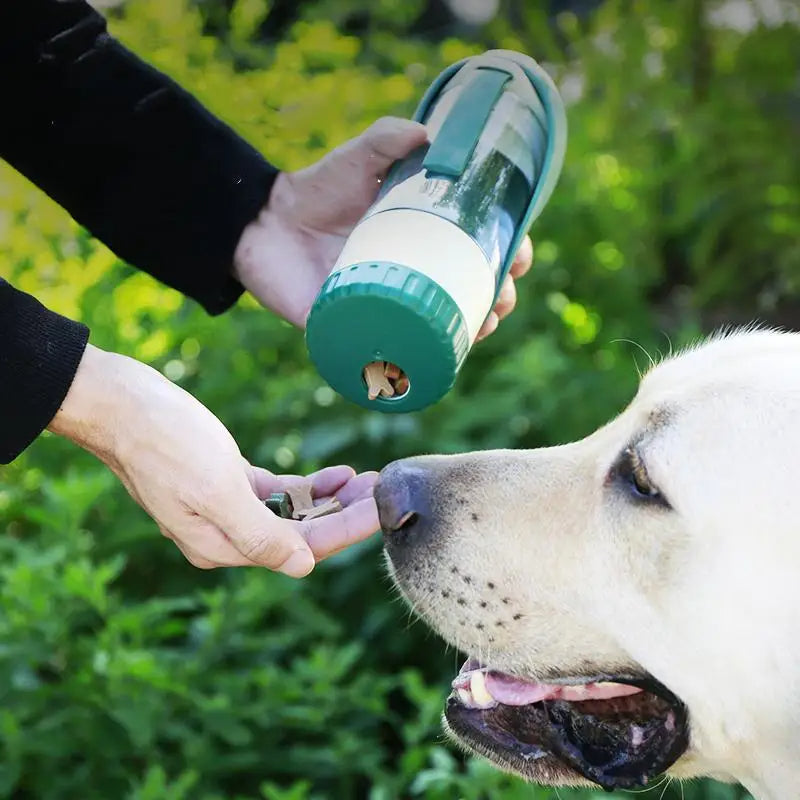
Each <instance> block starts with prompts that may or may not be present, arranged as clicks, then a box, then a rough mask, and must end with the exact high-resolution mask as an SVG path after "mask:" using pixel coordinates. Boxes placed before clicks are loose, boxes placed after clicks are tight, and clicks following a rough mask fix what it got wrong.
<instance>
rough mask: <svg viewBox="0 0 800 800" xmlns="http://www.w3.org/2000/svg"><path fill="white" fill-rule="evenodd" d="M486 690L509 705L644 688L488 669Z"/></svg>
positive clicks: (612, 694) (619, 694) (605, 696)
mask: <svg viewBox="0 0 800 800" xmlns="http://www.w3.org/2000/svg"><path fill="white" fill-rule="evenodd" d="M486 691H488V692H489V694H490V695H491V696H492V697H493V698H494V699H495V700H497V702H498V703H502V704H503V705H506V706H527V705H529V704H530V703H538V702H539V701H540V700H572V701H575V700H608V699H610V698H612V697H623V696H625V695H629V694H637V693H638V692H640V691H641V689H638V688H637V687H635V686H628V685H626V684H622V683H610V682H609V683H587V684H584V685H582V686H563V685H559V684H551V683H535V682H534V681H525V680H521V679H520V678H514V677H513V676H511V675H506V674H505V673H503V672H492V671H490V672H487V673H486Z"/></svg>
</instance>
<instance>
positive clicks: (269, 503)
mask: <svg viewBox="0 0 800 800" xmlns="http://www.w3.org/2000/svg"><path fill="white" fill-rule="evenodd" d="M264 505H265V506H266V507H267V508H268V509H269V510H270V511H271V512H272V513H273V514H277V515H278V516H279V517H282V518H283V519H292V517H293V516H294V506H293V505H292V501H291V499H290V497H289V495H288V494H286V492H273V493H272V494H271V495H270V496H269V497H268V498H267V499H266V500H265V501H264Z"/></svg>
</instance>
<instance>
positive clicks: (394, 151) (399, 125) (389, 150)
mask: <svg viewBox="0 0 800 800" xmlns="http://www.w3.org/2000/svg"><path fill="white" fill-rule="evenodd" d="M427 141H428V131H427V129H426V128H425V126H424V125H422V124H421V123H419V122H414V121H413V120H410V119H402V118H400V117H381V119H379V120H376V121H375V122H373V123H372V125H370V126H369V128H367V129H366V130H365V131H364V132H363V133H362V134H361V135H360V136H357V137H356V138H355V139H353V140H352V146H353V149H354V150H358V151H361V152H362V153H363V154H364V155H365V156H366V161H365V162H364V163H365V164H367V165H368V166H369V169H370V171H371V172H372V173H373V174H375V175H382V174H383V173H384V172H386V170H387V169H389V167H390V166H391V165H392V162H394V161H396V160H397V159H398V158H403V157H404V156H407V155H408V154H409V153H410V152H411V151H412V150H414V148H416V147H420V146H421V145H423V144H425V142H427Z"/></svg>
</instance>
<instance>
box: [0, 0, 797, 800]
mask: <svg viewBox="0 0 800 800" xmlns="http://www.w3.org/2000/svg"><path fill="white" fill-rule="evenodd" d="M301 5H302V8H301V10H300V12H299V15H298V19H297V21H295V22H294V24H293V25H292V26H291V28H290V30H289V33H288V35H287V36H286V37H285V38H284V39H283V40H282V41H280V42H279V43H277V44H275V45H274V46H273V45H270V46H265V45H263V43H260V42H259V40H258V39H257V36H256V33H257V31H258V30H259V26H260V25H261V23H262V22H263V20H264V19H265V18H266V15H267V14H268V12H269V9H270V6H271V4H270V3H269V2H267V1H266V0H237V2H234V3H227V4H224V3H219V2H211V1H210V0H203V2H200V1H199V0H198V2H196V3H190V2H189V1H188V0H172V1H171V2H169V3H164V2H161V0H133V1H132V2H129V3H128V4H126V5H125V6H124V8H123V10H122V11H117V12H114V13H113V15H112V18H111V29H112V32H114V33H115V34H116V35H118V36H119V37H120V38H121V39H122V40H123V41H124V42H125V43H126V44H128V45H129V46H130V47H131V48H132V49H134V50H135V51H137V52H139V53H141V54H143V55H144V56H145V57H146V58H147V59H149V60H150V61H151V62H152V63H154V64H155V65H156V66H158V67H159V68H161V69H163V70H165V71H166V72H168V73H169V74H171V75H172V76H173V77H175V78H176V79H177V80H178V81H179V82H181V83H182V84H183V85H184V86H186V87H187V88H189V89H190V90H192V91H193V92H195V93H196V94H197V95H198V96H199V97H200V98H201V99H202V100H203V101H204V102H205V103H206V104H207V105H208V106H209V107H210V108H211V109H212V110H213V111H214V112H216V113H217V114H219V115H220V116H222V117H223V118H224V119H226V120H227V121H228V122H229V123H231V124H232V125H233V126H234V127H236V128H237V129H238V130H239V131H241V132H242V133H243V134H244V135H245V136H246V137H247V138H248V139H250V140H251V141H252V142H253V143H254V144H255V145H256V146H258V147H260V148H261V149H262V150H263V151H264V152H265V153H266V154H267V155H268V156H269V158H270V159H271V160H273V161H274V162H275V163H276V164H278V165H279V166H281V167H284V168H297V167H300V166H303V165H304V164H307V163H310V162H311V161H313V160H314V159H316V158H318V157H319V156H321V155H322V154H323V153H324V152H326V151H327V150H329V149H330V148H332V147H333V146H335V145H337V144H339V143H340V142H342V141H344V140H345V139H347V138H348V137H350V136H352V135H355V134H356V133H358V132H359V131H360V130H362V129H363V128H364V127H366V126H367V125H368V124H369V123H370V122H372V121H373V120H374V119H375V118H376V117H378V116H380V115H382V114H409V113H410V112H411V110H412V109H413V107H414V105H415V103H416V101H417V99H418V98H419V96H420V95H421V94H422V91H423V90H424V88H425V87H426V86H427V85H428V83H429V82H430V80H432V78H433V77H434V76H435V75H436V74H437V73H438V72H439V71H440V70H441V69H442V68H443V67H444V66H446V65H447V64H449V63H450V62H452V61H453V60H456V59H457V58H460V57H462V56H463V55H466V54H469V53H473V52H479V51H480V50H482V49H484V48H485V47H487V46H502V47H511V48H517V49H522V50H526V51H528V52H530V53H532V54H533V55H534V56H536V57H538V58H540V59H541V60H543V61H546V62H547V63H548V66H549V67H550V68H551V69H552V72H553V74H554V75H555V77H556V78H557V79H558V80H559V82H560V83H561V85H562V87H564V92H565V96H567V97H568V98H569V99H570V106H569V120H570V144H569V149H568V155H567V163H566V166H565V170H564V174H563V177H562V180H561V183H560V185H559V187H558V188H557V190H556V192H555V195H554V197H553V199H552V201H551V203H550V205H549V206H548V208H547V210H546V211H545V213H544V215H543V217H542V219H541V220H540V222H539V223H537V227H536V230H535V232H534V233H535V237H536V243H537V251H536V252H537V263H536V268H535V271H534V273H533V274H532V275H531V276H530V277H529V278H527V279H526V280H525V281H524V282H523V283H522V284H521V286H520V294H521V297H520V301H519V306H518V310H517V311H516V312H515V314H514V315H512V317H511V318H510V319H509V320H507V321H506V322H504V324H503V325H502V326H501V329H500V331H499V332H498V333H497V334H496V335H495V336H493V337H491V339H490V340H489V341H487V342H485V343H482V344H480V345H479V346H478V347H476V348H475V350H474V352H473V353H472V354H471V356H470V358H469V359H468V362H467V365H466V366H465V368H464V370H463V373H462V376H461V378H460V380H459V384H458V386H457V388H456V389H455V390H454V391H453V392H452V393H451V395H450V396H449V397H447V398H446V399H445V400H444V401H442V402H441V403H440V404H439V405H438V406H436V407H434V408H432V409H429V410H427V411H425V412H424V413H421V414H417V415H413V416H409V417H404V418H396V417H383V416H381V415H377V414H370V413H365V412H363V411H361V410H359V409H357V408H354V407H352V406H350V405H348V404H347V403H346V402H345V401H343V400H342V399H340V398H338V397H337V396H335V395H334V393H333V392H332V391H331V390H330V389H329V388H328V387H326V386H325V385H323V383H322V382H321V380H320V378H319V377H318V375H317V374H316V373H315V372H314V370H313V368H312V367H311V365H310V363H309V361H308V357H307V355H306V353H305V349H304V345H303V340H302V336H301V335H300V334H299V333H298V332H297V331H295V330H293V329H291V328H290V327H289V326H288V325H286V324H284V323H282V322H281V321H279V320H277V319H275V318H274V317H273V316H271V315H270V314H268V313H265V312H263V311H262V310H260V309H258V308H256V306H255V305H254V304H253V303H252V302H251V301H249V300H243V301H242V302H241V303H240V304H239V306H238V307H237V308H236V309H234V310H232V311H231V312H230V313H228V314H227V315H225V316H224V317H222V318H217V319H210V318H208V317H206V316H205V315H204V314H203V313H202V312H201V311H200V310H199V309H198V308H197V307H195V306H194V305H193V304H191V303H189V302H186V301H184V300H183V299H182V298H181V297H180V296H179V295H177V294H176V293H175V292H172V291H170V290H166V289H164V288H163V287H160V286H158V285H157V284H156V283H155V282H154V281H152V280H151V279H149V278H148V277H146V276H144V275H141V274H137V273H135V272H134V271H133V270H132V269H131V268H130V267H127V266H125V265H122V264H119V263H117V262H116V260H115V259H114V257H113V256H112V255H111V254H110V253H109V252H108V251H107V250H106V249H105V248H104V247H102V246H101V245H99V244H98V243H97V242H95V241H94V240H92V239H91V238H90V237H89V236H88V235H87V234H86V233H85V232H84V231H82V230H80V229H78V228H77V227H76V226H75V225H74V224H73V223H72V222H71V221H70V220H69V219H68V217H67V216H66V215H65V214H64V212H63V211H61V210H60V209H58V208H57V207H56V206H55V205H54V204H53V203H51V202H50V201H49V200H47V199H46V198H44V197H42V196H41V195H40V194H39V193H38V192H37V191H36V190H35V189H34V188H33V187H31V186H30V185H29V184H28V183H26V182H25V181H24V180H23V179H22V178H20V177H19V176H17V175H15V174H14V173H13V172H12V171H11V170H9V169H7V168H3V169H2V171H0V197H2V211H1V212H0V264H2V274H3V275H4V277H6V276H7V277H9V278H10V279H11V280H13V281H14V282H15V283H16V284H17V285H18V286H20V288H23V289H26V290H29V291H32V292H34V293H36V295H37V296H38V297H39V298H40V299H41V300H42V301H43V302H45V303H46V304H48V305H49V306H50V307H52V308H54V309H55V310H58V311H60V312H62V313H65V314H68V315H71V316H73V317H80V318H81V319H83V320H84V321H86V322H87V323H88V324H89V325H90V326H91V329H92V337H93V341H94V342H95V343H96V344H97V345H99V346H101V347H105V348H108V349H113V350H116V351H118V352H123V353H127V354H129V355H132V356H135V357H137V358H140V359H142V360H144V361H147V362H148V363H151V364H153V365H154V366H156V367H157V368H159V369H161V370H163V372H164V373H165V374H166V375H168V376H169V377H170V378H171V379H172V380H175V381H177V382H178V383H180V384H181V385H182V386H184V387H185V388H186V389H188V390H189V391H190V392H192V393H194V394H195V395H196V396H197V397H198V398H199V399H200V400H201V401H202V402H204V403H205V404H206V405H207V406H208V407H209V408H211V409H212V410H213V411H214V412H215V413H216V414H217V415H218V416H219V417H220V418H221V419H222V420H223V422H224V423H225V424H226V425H227V426H228V427H229V428H230V430H231V431H232V433H233V434H234V436H235V437H236V439H237V441H238V442H239V444H240V446H241V447H242V449H243V451H244V452H245V453H246V454H247V455H248V457H250V458H251V459H252V460H254V461H255V462H257V463H260V464H263V465H264V466H267V467H269V468H271V469H274V470H276V471H301V472H305V471H309V470H311V469H314V468H316V467H318V466H320V465H323V464H329V463H337V462H346V463H351V464H353V465H354V466H355V467H357V468H360V469H367V468H380V467H381V466H383V465H384V464H386V463H387V462H388V461H389V460H391V459H394V458H398V457H401V456H406V455H411V454H416V453H420V452H426V451H437V452H453V451H458V450H467V449H476V448H484V447H531V446H540V445H546V444H550V443H555V442H560V441H565V440H569V439H572V438H575V437H579V436H582V435H584V434H586V433H588V432H589V431H591V430H592V429H593V428H594V427H595V426H596V425H598V424H600V423H602V422H603V421H605V420H606V419H607V418H608V417H609V416H611V415H612V414H614V413H615V412H616V411H618V410H619V409H620V408H621V407H622V406H623V405H624V404H625V403H626V402H627V400H628V399H629V398H630V397H631V395H632V393H633V391H634V389H635V385H636V369H635V366H636V361H637V359H638V360H639V361H640V362H641V363H642V364H643V363H644V361H645V359H644V358H643V357H642V356H641V355H640V353H639V352H638V351H637V349H636V348H635V347H634V346H633V345H632V344H631V343H630V342H631V341H635V342H637V343H640V344H641V345H642V346H643V347H644V348H645V349H647V350H648V351H650V352H653V353H655V352H656V351H658V350H659V349H666V348H668V347H669V346H674V347H678V346H680V345H682V344H684V343H686V342H687V341H690V340H692V339H693V338H695V337H696V336H698V335H699V334H700V333H702V332H703V331H705V330H707V329H708V326H709V325H710V324H712V323H713V322H715V321H716V320H718V319H722V318H727V319H729V320H746V319H749V318H752V317H755V316H761V317H762V318H772V319H780V318H781V316H782V314H784V313H785V311H786V309H787V308H790V306H789V305H788V304H789V298H790V297H791V295H792V294H794V293H795V292H796V289H797V284H798V280H799V279H800V269H799V268H800V246H799V245H798V241H800V236H798V233H799V232H800V231H798V220H800V214H798V210H800V208H799V207H800V189H798V187H800V160H798V156H797V148H796V146H795V139H796V123H797V114H798V109H799V108H800V104H799V103H798V97H797V85H796V76H797V68H798V59H799V58H800V55H799V54H800V33H799V32H798V28H797V27H793V26H791V25H788V24H784V25H773V26H768V25H762V26H759V27H756V28H754V29H753V30H751V31H749V32H744V33H742V32H737V31H736V30H733V29H729V28H725V27H713V26H710V25H708V24H707V23H706V22H704V19H705V17H704V13H703V12H705V11H708V12H711V11H714V10H715V8H716V6H715V5H714V4H712V3H708V4H705V3H703V2H701V0H686V1H684V2H666V0H663V1H662V2H655V1H653V2H646V3H644V2H640V3H636V2H633V3H621V2H608V3H606V4H605V5H604V6H603V7H602V8H601V10H600V11H598V12H597V13H595V14H594V15H593V16H591V17H590V18H588V19H587V20H584V21H579V20H578V19H577V18H575V17H573V16H570V15H562V16H561V17H559V18H558V20H557V24H556V25H551V24H550V23H549V22H548V20H547V19H546V18H545V16H544V14H543V12H542V11H541V10H539V9H540V7H541V6H543V5H544V4H538V3H525V2H510V1H509V2H505V3H504V4H503V8H504V13H502V14H500V15H499V16H498V17H497V18H496V19H495V20H493V21H492V22H491V23H490V24H489V25H488V26H487V27H486V28H485V29H483V30H480V31H471V32H469V31H468V32H465V33H463V36H462V38H453V37H450V36H449V34H448V33H447V32H444V33H442V32H433V33H431V34H430V35H428V36H425V37H419V36H417V37H415V36H409V35H406V31H407V30H408V29H409V26H410V25H411V24H412V23H413V22H414V21H415V20H416V19H417V16H418V13H420V11H421V10H422V8H423V6H424V5H425V4H424V3H422V2H399V0H381V1H380V2H376V3H372V4H370V10H369V13H368V14H367V16H368V19H367V21H366V23H365V31H366V32H365V33H364V35H363V36H361V37H360V38H356V37H354V36H352V35H348V34H345V33H344V32H343V30H344V29H345V28H346V26H347V24H348V20H349V19H350V17H351V15H352V14H353V13H354V11H357V10H358V7H359V6H360V7H361V8H362V9H363V4H357V3H350V2H345V1H344V0H342V2H337V1H336V0H318V1H316V2H314V1H310V2H305V3H303V4H301ZM212 23H213V24H214V25H215V26H216V28H215V29H218V30H221V31H224V33H223V35H222V37H221V38H214V37H213V36H211V35H210V34H209V33H207V31H208V30H209V26H211V25H212ZM576 87H580V89H581V91H580V93H579V95H578V96H573V94H575V92H574V90H575V89H576ZM198 169H202V165H198ZM0 513H1V514H2V517H3V519H4V521H5V536H3V537H0V797H9V798H11V797H14V798H42V800H57V799H58V800H60V799H61V798H77V797H80V798H104V799H106V800H107V799H108V798H118V797H119V798H123V797H124V798H131V800H184V798H192V800H218V799H219V800H221V799H222V798H226V799H235V800H245V799H247V800H255V798H263V799H264V800H312V799H313V800H318V799H319V798H329V797H335V798H349V797H366V798H370V800H389V799H390V798H399V797H408V798H428V799H429V800H440V799H441V800H445V798H446V799H447V800H450V799H451V798H452V799H453V800H456V798H463V799H464V800H484V798H496V797H503V798H505V800H515V799H516V798H520V800H522V798H525V800H550V798H553V799H554V798H555V796H556V795H555V794H554V793H553V792H552V791H550V790H547V789H541V788H533V787H529V786H525V785H524V784H522V783H521V782H519V781H517V780H516V779H513V778H510V777H508V776H505V775H503V774H501V773H500V772H498V771H496V770H494V769H492V768H490V767H489V766H488V765H487V764H485V763H483V762H481V761H476V760H473V759H463V758H462V757H461V756H460V755H459V754H458V753H456V752H455V751H454V750H452V749H450V748H449V747H448V746H447V745H446V744H445V742H444V740H443V737H442V735H441V732H440V729H439V714H440V711H441V705H442V700H443V698H444V695H445V694H446V692H447V687H448V681H449V679H450V677H451V675H452V673H453V672H454V671H455V670H456V669H457V666H458V659H457V657H456V656H455V655H454V654H452V653H451V654H448V653H446V652H445V650H444V647H443V646H442V645H441V644H440V643H439V642H438V641H437V640H436V638H435V637H434V636H433V635H432V634H430V633H428V632H427V631H425V630H424V629H423V628H422V626H421V625H419V624H416V625H413V626H412V625H409V624H408V614H407V611H406V610H405V609H404V608H403V606H402V604H400V603H399V602H397V601H395V600H393V597H392V591H391V587H390V585H389V581H388V579H387V578H385V577H384V575H385V573H384V570H383V566H382V562H381V557H380V548H379V542H378V541H373V542H370V543H367V544H365V545H364V546H361V547H359V548H357V549H356V550H354V551H352V552H348V553H345V554H342V555H341V556H339V557H337V558H335V559H332V560H331V561H330V562H329V563H326V564H324V565H322V566H321V567H320V568H319V569H318V571H317V572H315V574H314V575H313V577H311V578H310V579H309V580H306V581H303V582H299V583H297V582H292V581H291V580H289V579H285V578H283V577H281V576H278V575H273V574H269V573H265V572H256V571H245V570H229V571H224V570H223V571H216V572H211V573H206V572H199V571H197V570H194V569H193V568H192V567H190V566H189V565H188V564H186V563H185V562H184V561H183V559H182V557H181V556H180V554H179V553H178V552H177V551H176V550H175V549H174V548H172V546H171V545H170V544H169V543H167V542H165V541H163V540H162V539H160V537H158V536H157V530H156V528H155V526H154V525H153V524H152V522H151V521H150V520H149V519H148V518H147V517H146V516H145V515H144V514H143V512H141V510H140V509H139V508H138V507H137V506H136V505H135V504H134V503H133V501H132V500H130V499H129V498H128V496H127V495H126V494H125V492H124V490H123V489H122V488H121V487H120V486H119V485H118V484H117V483H116V482H115V480H114V479H113V478H112V477H111V476H110V475H109V474H108V473H107V472H105V471H104V470H103V469H102V468H101V467H100V466H99V465H98V463H97V462H95V461H94V460H93V459H92V458H91V457H89V456H88V455H86V454H83V453H79V452H76V451H75V450H73V449H71V448H70V447H68V446H67V445H66V444H65V443H64V442H62V441H59V440H57V439H55V438H54V437H50V436H47V435H45V436H43V437H42V439H41V440H40V441H39V442H38V443H37V444H36V445H35V446H33V447H32V448H30V450H29V451H28V452H27V453H26V454H25V455H24V456H23V457H21V458H20V459H18V461H17V462H15V463H14V464H13V465H12V466H10V467H9V468H7V469H5V470H4V472H3V475H2V484H1V485H0ZM683 791H684V792H685V797H686V798H687V800H733V798H738V797H744V795H743V794H740V793H739V790H738V789H734V788H732V787H724V786H722V785H719V784H713V783H702V782H701V783H697V784H692V785H687V786H686V787H684V789H683ZM661 792H662V789H661V788H658V789H656V790H655V791H654V792H653V793H652V796H653V797H659V795H661ZM560 796H561V797H562V798H564V800H567V799H568V798H569V799H570V800H571V799H572V798H575V800H577V799H578V798H582V800H588V798H599V797H601V796H603V797H606V796H608V795H605V794H602V795H601V793H598V792H591V791H583V792H567V791H564V792H561V794H560ZM679 796H681V790H679V789H678V788H677V787H669V788H666V791H664V793H663V797H664V798H673V799H674V798H677V797H679Z"/></svg>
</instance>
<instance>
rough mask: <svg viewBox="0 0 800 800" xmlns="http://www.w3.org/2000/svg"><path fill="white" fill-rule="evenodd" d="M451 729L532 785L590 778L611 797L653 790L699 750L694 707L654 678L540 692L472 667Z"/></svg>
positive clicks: (612, 679)
mask: <svg viewBox="0 0 800 800" xmlns="http://www.w3.org/2000/svg"><path fill="white" fill-rule="evenodd" d="M445 720H446V722H447V727H448V728H449V730H450V732H451V733H453V734H454V735H455V737H456V738H457V739H460V740H461V741H462V742H463V743H464V744H465V745H467V747H468V748H469V749H471V750H473V751H474V752H476V753H478V754H479V755H483V756H485V757H487V758H489V759H490V760H491V761H494V762H495V763H496V764H498V765H499V766H501V767H504V768H506V769H509V770H511V771H513V772H516V773H518V774H520V775H522V776H523V777H526V778H528V779H530V780H534V781H537V782H542V783H551V784H553V783H576V782H578V781H579V778H580V777H582V778H584V779H586V780H589V781H591V782H593V783H595V784H598V785H599V786H601V787H602V788H603V789H606V790H608V791H611V790H614V789H630V788H636V787H642V786H645V785H646V784H647V783H648V782H649V781H650V780H652V778H654V777H655V776H657V775H659V774H662V773H663V772H664V771H665V770H667V769H668V768H669V767H670V766H671V765H672V764H673V763H674V762H675V761H677V759H678V758H679V757H680V756H681V755H682V754H683V753H684V752H685V750H686V749H687V747H688V744H689V726H688V719H687V711H686V707H685V706H684V704H683V703H682V702H681V701H680V700H679V699H678V698H677V697H676V696H675V695H674V694H672V693H671V692H670V691H669V690H668V689H667V688H666V687H665V686H663V685H662V684H660V683H659V682H658V681H656V680H655V679H654V678H652V677H650V676H647V675H643V676H608V677H606V676H603V677H597V678H596V679H595V680H592V681H589V682H586V683H574V682H571V681H570V682H566V681H565V682H564V683H537V682H534V681H530V680H525V679H522V678H517V677H514V676H512V675H508V674H506V673H502V672H496V671H493V670H490V669H487V668H485V667H483V666H482V665H481V664H480V663H479V662H477V661H475V660H473V659H470V660H468V661H467V662H466V663H465V664H464V666H463V667H462V669H461V672H460V673H459V674H458V676H457V677H456V678H455V680H454V681H453V692H452V694H451V695H450V697H449V698H448V700H447V705H446V708H445Z"/></svg>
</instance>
